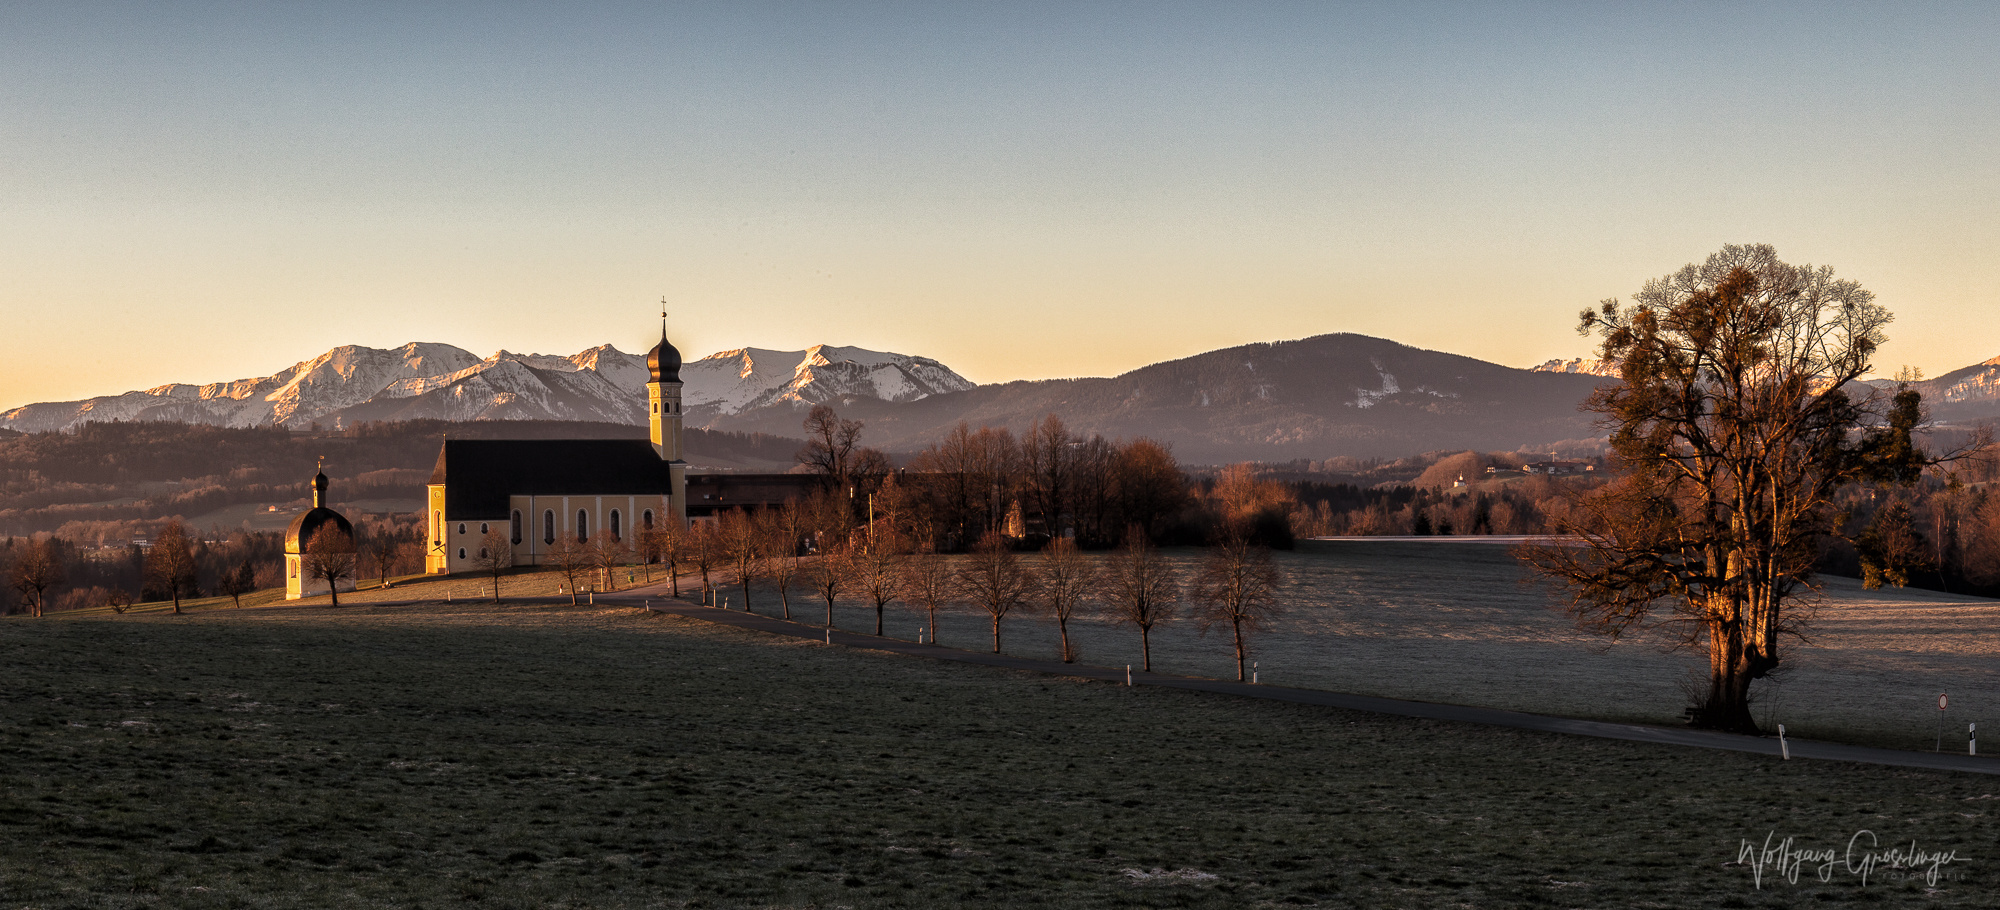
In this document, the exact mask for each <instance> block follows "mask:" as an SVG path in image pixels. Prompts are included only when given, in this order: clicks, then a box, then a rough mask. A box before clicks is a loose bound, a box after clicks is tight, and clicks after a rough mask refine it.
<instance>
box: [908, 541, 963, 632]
mask: <svg viewBox="0 0 2000 910" xmlns="http://www.w3.org/2000/svg"><path fill="white" fill-rule="evenodd" d="M902 576H903V599H904V600H907V601H909V602H910V603H913V604H917V605H918V606H921V607H923V608H924V611H925V612H926V613H929V614H930V619H931V635H930V638H931V643H932V644H936V643H937V615H938V608H939V607H942V606H944V605H945V604H946V603H947V602H949V601H950V600H951V599H952V597H954V596H956V594H957V592H958V579H957V574H956V573H955V572H953V571H952V567H951V563H949V562H947V561H945V558H944V556H943V555H941V554H939V553H938V551H937V544H936V543H935V542H933V541H931V540H926V541H924V542H923V544H921V545H920V546H919V547H918V548H917V552H916V553H915V555H913V556H911V557H910V558H909V559H906V560H904V561H903V566H902Z"/></svg>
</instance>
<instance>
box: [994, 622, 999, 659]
mask: <svg viewBox="0 0 2000 910" xmlns="http://www.w3.org/2000/svg"><path fill="white" fill-rule="evenodd" d="M993 653H995V654H998V653H1000V617H999V616H998V615H997V614H996V615H995V616H994V617H993Z"/></svg>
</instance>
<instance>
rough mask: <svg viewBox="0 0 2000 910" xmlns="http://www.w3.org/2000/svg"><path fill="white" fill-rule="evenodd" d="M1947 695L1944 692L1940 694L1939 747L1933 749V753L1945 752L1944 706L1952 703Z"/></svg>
mask: <svg viewBox="0 0 2000 910" xmlns="http://www.w3.org/2000/svg"><path fill="white" fill-rule="evenodd" d="M1945 695H1946V693H1944V692H1939V693H1938V737H1937V747H1936V748H1934V749H1932V750H1931V751H1932V752H1943V751H1944V706H1945V705H1947V704H1950V703H1951V700H1950V699H1948V698H1946V697H1945Z"/></svg>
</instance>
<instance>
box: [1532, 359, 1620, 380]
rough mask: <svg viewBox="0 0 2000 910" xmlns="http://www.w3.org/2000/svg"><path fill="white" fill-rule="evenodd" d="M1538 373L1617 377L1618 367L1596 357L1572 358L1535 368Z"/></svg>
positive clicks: (1550, 362)
mask: <svg viewBox="0 0 2000 910" xmlns="http://www.w3.org/2000/svg"><path fill="white" fill-rule="evenodd" d="M1533 369H1534V371H1535V372H1537V373H1576V374H1579V375H1583V376H1616V375H1618V367H1617V366H1616V365H1615V364H1608V363H1605V362H1604V361H1602V360H1598V359H1596V358H1594V357H1591V358H1585V357H1572V358H1570V359H1568V360H1551V361H1548V362H1546V363H1543V364H1542V365H1541V366H1538V367H1534V368H1533Z"/></svg>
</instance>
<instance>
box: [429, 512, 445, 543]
mask: <svg viewBox="0 0 2000 910" xmlns="http://www.w3.org/2000/svg"><path fill="white" fill-rule="evenodd" d="M443 545H444V513H443V512H432V513H431V546H433V547H438V546H443Z"/></svg>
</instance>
